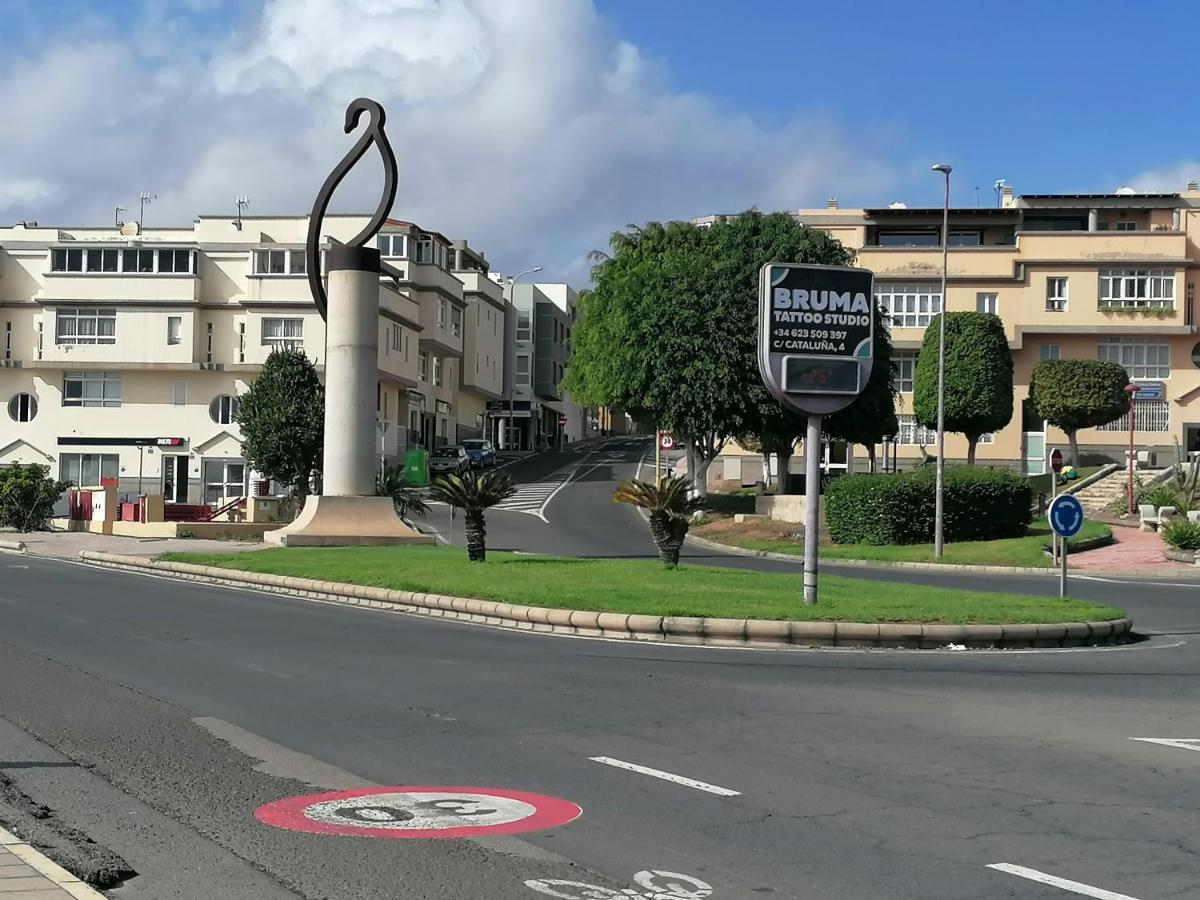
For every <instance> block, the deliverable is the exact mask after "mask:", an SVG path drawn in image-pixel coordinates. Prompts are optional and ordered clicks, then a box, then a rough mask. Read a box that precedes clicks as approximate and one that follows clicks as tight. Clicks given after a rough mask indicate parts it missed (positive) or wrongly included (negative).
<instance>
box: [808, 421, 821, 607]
mask: <svg viewBox="0 0 1200 900" xmlns="http://www.w3.org/2000/svg"><path fill="white" fill-rule="evenodd" d="M820 526H821V417H820V416H814V415H810V416H809V417H808V434H807V435H806V436H805V438H804V605H805V606H816V605H817V537H818V529H819V528H820Z"/></svg>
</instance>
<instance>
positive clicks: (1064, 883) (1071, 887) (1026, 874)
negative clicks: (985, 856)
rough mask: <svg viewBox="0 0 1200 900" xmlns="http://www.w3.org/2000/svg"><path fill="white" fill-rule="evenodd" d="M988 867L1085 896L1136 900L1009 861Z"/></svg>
mask: <svg viewBox="0 0 1200 900" xmlns="http://www.w3.org/2000/svg"><path fill="white" fill-rule="evenodd" d="M988 868H989V869H995V870H996V871H997V872H1007V873H1008V874H1009V875H1016V876H1017V877H1018V878H1028V879H1029V880H1030V881H1036V882H1039V883H1040V884H1048V885H1050V886H1051V887H1056V888H1062V889H1063V890H1064V891H1071V892H1073V893H1076V894H1082V895H1083V896H1085V897H1095V898H1096V900H1137V898H1136V897H1130V896H1129V895H1128V894H1117V893H1114V892H1113V891H1106V890H1104V889H1103V888H1098V887H1092V886H1091V885H1090V884H1081V883H1080V882H1078V881H1068V880H1067V879H1065V878H1058V877H1056V876H1054V875H1047V874H1046V873H1045V872H1039V871H1038V870H1037V869H1027V868H1025V867H1024V866H1014V865H1012V864H1011V863H991V864H990V865H989V866H988Z"/></svg>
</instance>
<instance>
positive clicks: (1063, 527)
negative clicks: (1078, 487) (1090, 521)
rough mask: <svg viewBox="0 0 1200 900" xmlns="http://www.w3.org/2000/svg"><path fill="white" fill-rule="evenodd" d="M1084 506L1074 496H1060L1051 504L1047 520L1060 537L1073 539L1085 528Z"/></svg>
mask: <svg viewBox="0 0 1200 900" xmlns="http://www.w3.org/2000/svg"><path fill="white" fill-rule="evenodd" d="M1083 518H1084V516H1083V504H1082V503H1080V502H1079V500H1078V499H1077V498H1076V497H1075V495H1074V494H1060V495H1059V496H1057V497H1055V498H1054V499H1053V500H1052V501H1051V502H1050V507H1049V509H1048V510H1047V512H1046V519H1047V520H1048V521H1049V522H1050V528H1051V529H1052V530H1053V531H1054V533H1055V534H1057V535H1058V536H1059V537H1063V538H1071V537H1075V535H1077V534H1079V530H1080V529H1081V528H1083Z"/></svg>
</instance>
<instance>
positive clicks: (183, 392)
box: [171, 381, 187, 406]
mask: <svg viewBox="0 0 1200 900" xmlns="http://www.w3.org/2000/svg"><path fill="white" fill-rule="evenodd" d="M171 405H172V406H187V382H186V381H176V382H174V383H173V384H172V385H171Z"/></svg>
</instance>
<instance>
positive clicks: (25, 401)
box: [8, 394, 37, 422]
mask: <svg viewBox="0 0 1200 900" xmlns="http://www.w3.org/2000/svg"><path fill="white" fill-rule="evenodd" d="M35 416H37V398H36V397H34V396H33V394H15V395H13V398H12V399H11V400H9V401H8V417H9V418H10V419H12V420H13V421H14V422H32V421H33V420H34V417H35Z"/></svg>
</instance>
